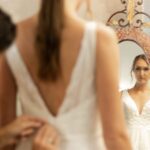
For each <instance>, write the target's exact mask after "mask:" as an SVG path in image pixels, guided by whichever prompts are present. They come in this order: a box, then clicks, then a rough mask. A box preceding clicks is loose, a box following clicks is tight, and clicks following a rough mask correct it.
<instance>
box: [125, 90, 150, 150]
mask: <svg viewBox="0 0 150 150" xmlns="http://www.w3.org/2000/svg"><path fill="white" fill-rule="evenodd" d="M122 100H123V104H124V111H125V117H126V122H127V126H128V129H129V135H130V138H131V141H132V145H133V150H150V100H149V101H147V102H146V103H145V105H144V107H143V110H142V112H141V114H140V113H139V111H138V109H137V106H136V103H135V102H134V100H133V99H132V97H131V96H130V94H129V93H128V91H127V90H124V91H123V92H122Z"/></svg>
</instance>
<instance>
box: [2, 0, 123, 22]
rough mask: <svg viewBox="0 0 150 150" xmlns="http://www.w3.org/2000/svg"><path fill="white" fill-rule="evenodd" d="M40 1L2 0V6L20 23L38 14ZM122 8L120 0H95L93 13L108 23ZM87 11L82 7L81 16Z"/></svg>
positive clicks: (99, 19) (98, 18)
mask: <svg viewBox="0 0 150 150" xmlns="http://www.w3.org/2000/svg"><path fill="white" fill-rule="evenodd" d="M39 2H40V0H0V6H1V7H3V8H4V9H5V10H7V11H8V12H9V13H10V14H11V15H12V17H13V19H14V20H15V22H18V21H20V20H23V19H25V18H27V17H29V16H31V15H33V14H34V13H36V12H37V10H38V8H39ZM120 7H121V2H120V0H93V11H94V14H95V16H96V18H97V20H98V21H103V22H106V20H107V19H108V17H109V16H110V15H111V14H112V13H113V12H115V9H116V8H118V9H119V8H120ZM84 11H85V9H84V6H83V7H81V10H80V14H81V15H83V14H84V13H83V12H84Z"/></svg>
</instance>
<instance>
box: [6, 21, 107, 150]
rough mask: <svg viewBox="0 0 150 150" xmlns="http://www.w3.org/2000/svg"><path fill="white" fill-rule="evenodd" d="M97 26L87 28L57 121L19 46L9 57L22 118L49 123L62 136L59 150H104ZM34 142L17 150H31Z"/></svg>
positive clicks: (11, 51)
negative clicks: (97, 88) (98, 97)
mask: <svg viewBox="0 0 150 150" xmlns="http://www.w3.org/2000/svg"><path fill="white" fill-rule="evenodd" d="M95 50H96V24H95V23H93V22H90V23H88V24H87V26H86V28H85V32H84V37H83V39H82V45H81V49H80V53H79V56H78V58H77V61H76V65H75V67H74V69H73V72H72V76H71V81H70V84H69V86H68V88H67V92H66V95H65V98H64V102H63V104H62V106H61V107H60V110H59V113H58V115H57V116H56V117H54V116H53V115H52V114H51V113H50V112H49V111H48V109H47V107H46V105H45V103H44V101H43V99H42V97H41V95H40V93H39V91H38V89H37V87H36V85H35V84H34V82H33V80H32V77H31V76H30V74H29V72H28V69H27V68H26V65H25V63H24V62H23V59H22V57H21V55H20V54H19V51H18V49H17V47H16V45H13V46H12V47H11V48H10V49H9V50H8V51H7V53H6V57H7V61H8V64H9V66H10V68H11V70H12V72H13V75H14V77H15V79H16V82H17V86H18V100H19V103H20V105H21V110H22V114H28V115H32V116H38V117H41V118H44V119H46V120H47V121H48V122H49V123H50V124H52V125H53V126H55V127H56V129H57V130H58V131H59V133H60V137H61V143H60V150H105V148H104V147H105V146H104V142H103V136H102V130H101V127H100V126H101V123H100V117H99V115H98V110H97V106H96V91H95V62H96V60H95V59H96V58H95V57H96V51H95ZM31 147H32V138H30V139H28V140H26V141H24V142H22V143H19V144H18V146H17V148H16V150H31V149H32V148H31Z"/></svg>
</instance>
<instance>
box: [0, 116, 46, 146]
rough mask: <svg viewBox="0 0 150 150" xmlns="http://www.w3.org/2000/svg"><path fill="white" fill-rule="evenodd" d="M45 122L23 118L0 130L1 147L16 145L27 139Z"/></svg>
mask: <svg viewBox="0 0 150 150" xmlns="http://www.w3.org/2000/svg"><path fill="white" fill-rule="evenodd" d="M44 123H45V122H44V121H43V120H42V119H39V118H35V117H31V116H21V117H18V118H17V119H16V120H15V121H13V122H12V123H10V124H8V125H7V126H5V127H2V128H1V129H0V147H3V146H6V145H9V144H15V143H17V142H19V141H20V140H21V139H24V138H27V137H28V136H30V135H32V134H33V133H35V131H37V129H38V128H40V127H41V126H42V125H43V124H44Z"/></svg>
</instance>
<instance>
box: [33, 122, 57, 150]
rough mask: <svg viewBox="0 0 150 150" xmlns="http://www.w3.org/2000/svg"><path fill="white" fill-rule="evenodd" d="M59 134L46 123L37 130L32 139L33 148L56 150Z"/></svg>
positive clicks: (35, 149) (36, 149)
mask: <svg viewBox="0 0 150 150" xmlns="http://www.w3.org/2000/svg"><path fill="white" fill-rule="evenodd" d="M58 147H59V136H58V133H57V131H56V129H55V128H53V127H52V126H51V125H49V124H46V125H44V126H43V127H41V129H40V130H39V131H38V133H37V134H36V136H35V139H34V141H33V150H58Z"/></svg>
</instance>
